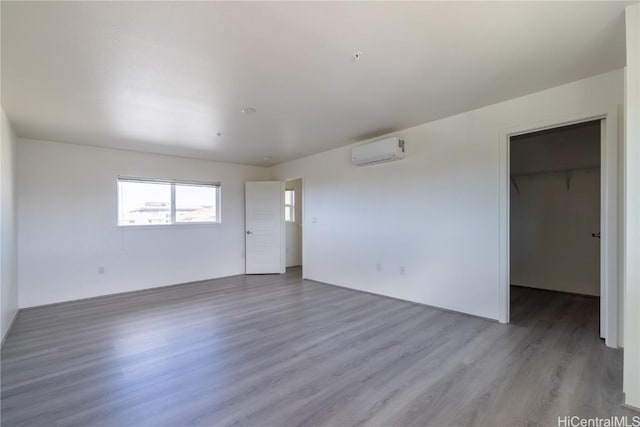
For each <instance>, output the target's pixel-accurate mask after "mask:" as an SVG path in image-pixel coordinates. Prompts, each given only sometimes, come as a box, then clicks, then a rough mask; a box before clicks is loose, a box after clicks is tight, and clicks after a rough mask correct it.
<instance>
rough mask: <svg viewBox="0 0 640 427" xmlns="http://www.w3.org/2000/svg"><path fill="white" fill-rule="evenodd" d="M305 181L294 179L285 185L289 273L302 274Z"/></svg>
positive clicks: (287, 264)
mask: <svg viewBox="0 0 640 427" xmlns="http://www.w3.org/2000/svg"><path fill="white" fill-rule="evenodd" d="M303 187H304V186H303V181H302V178H297V179H292V180H289V181H285V183H284V219H285V242H286V249H285V258H286V268H287V272H293V273H298V274H301V270H302V259H303V257H302V233H303V218H302V215H303V212H302V200H303V191H304V189H303Z"/></svg>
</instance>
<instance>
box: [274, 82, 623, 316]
mask: <svg viewBox="0 0 640 427" xmlns="http://www.w3.org/2000/svg"><path fill="white" fill-rule="evenodd" d="M425 102H437V100H432V99H425ZM622 102H623V72H622V70H618V71H614V72H610V73H606V74H603V75H600V76H595V77H592V78H589V79H585V80H581V81H577V82H573V83H570V84H567V85H563V86H560V87H557V88H553V89H549V90H545V91H542V92H539V93H536V94H532V95H528V96H524V97H521V98H517V99H513V100H510V101H506V102H502V103H499V104H495V105H492V106H488V107H484V108H480V109H478V110H474V111H470V112H467V113H463V114H459V115H456V116H452V117H448V118H445V119H442V120H438V121H435V122H431V123H427V124H424V125H421V126H417V127H414V128H410V129H405V130H402V131H399V132H395V133H393V135H397V136H400V137H403V138H405V139H406V141H407V158H406V159H404V160H402V161H399V162H394V163H388V164H381V165H377V166H370V167H362V168H358V167H356V166H353V165H352V164H350V154H349V152H350V147H342V148H338V149H335V150H331V151H327V152H324V153H320V154H317V155H314V156H310V157H306V158H303V159H299V160H296V161H292V162H288V163H285V164H282V165H278V166H275V167H274V168H273V173H274V174H275V176H276V177H278V178H280V179H289V178H295V177H303V178H304V180H305V206H304V209H305V224H304V232H305V236H304V247H303V252H304V262H305V266H304V267H305V276H306V277H307V278H309V279H314V280H318V281H322V282H327V283H332V284H337V285H341V286H346V287H350V288H354V289H361V290H365V291H369V292H374V293H378V294H383V295H389V296H392V297H396V298H402V299H407V300H411V301H416V302H420V303H425V304H430V305H434V306H439V307H444V308H447V309H452V310H458V311H461V312H466V313H471V314H475V315H478V316H485V317H489V318H493V319H497V318H498V317H499V308H498V306H499V283H500V278H501V276H500V270H499V261H500V260H499V256H498V252H499V235H500V230H499V226H498V221H499V203H500V200H499V194H500V187H499V185H500V180H499V170H500V144H501V143H503V141H502V140H501V138H500V135H501V132H503V131H504V130H505V129H509V128H512V127H514V126H520V125H522V126H524V125H527V124H533V123H536V122H538V121H549V120H553V119H557V120H558V121H562V120H563V117H566V116H567V115H573V114H575V113H576V112H584V111H600V110H602V111H604V112H606V111H607V110H608V109H609V108H610V107H611V106H612V105H613V106H615V105H617V104H621V103H622ZM377 264H380V266H381V271H377ZM402 267H404V274H403V273H402V272H401V268H402Z"/></svg>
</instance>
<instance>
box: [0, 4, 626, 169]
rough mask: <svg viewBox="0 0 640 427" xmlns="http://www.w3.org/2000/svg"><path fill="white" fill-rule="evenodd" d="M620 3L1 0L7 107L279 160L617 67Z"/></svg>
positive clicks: (61, 122) (147, 147) (64, 134)
mask: <svg viewBox="0 0 640 427" xmlns="http://www.w3.org/2000/svg"><path fill="white" fill-rule="evenodd" d="M628 3H629V2H615V1H612V2H566V3H565V2H496V3H494V2H416V3H411V2H410V3H404V2H376V3H369V2H348V3H347V2H315V3H302V2H300V3H294V2H282V3H281V2H274V3H271V2H257V3H253V2H233V3H231V2H229V3H227V2H216V3H211V2H199V3H195V2H194V3H191V2H10V1H4V0H3V1H2V3H1V4H2V6H1V7H2V105H3V107H4V109H5V112H6V113H7V115H8V117H9V119H10V120H11V122H12V123H13V125H14V126H15V131H16V133H17V134H18V135H19V136H21V137H26V138H35V139H47V140H56V141H64V142H71V143H79V144H90V145H98V146H106V147H115V148H124V149H132V150H140V151H148V152H157V153H166V154H175V155H181V156H189V157H198V158H208V159H214V160H223V161H232V162H239V163H248V164H257V165H266V164H275V163H279V162H282V161H286V160H291V159H295V158H299V157H302V156H305V155H308V154H312V153H316V152H320V151H324V150H327V149H330V148H334V147H338V146H341V145H346V144H348V143H351V142H354V141H358V140H362V139H365V138H369V137H374V136H377V135H381V134H385V133H388V132H393V131H395V130H399V129H403V128H407V127H410V126H413V125H417V124H420V123H425V122H428V121H431V120H435V119H438V118H442V117H446V116H449V115H452V114H456V113H460V112H463V111H468V110H471V109H474V108H477V107H481V106H484V105H489V104H492V103H495V102H499V101H502V100H506V99H510V98H514V97H517V96H520V95H524V94H527V93H531V92H535V91H538V90H541V89H545V88H549V87H553V86H557V85H560V84H563V83H567V82H570V81H574V80H578V79H581V78H585V77H588V76H592V75H596V74H600V73H603V72H606V71H610V70H614V69H618V68H621V67H623V66H624V61H625V60H624V7H625V5H626V4H628ZM356 50H358V51H362V52H363V53H364V55H363V56H362V59H361V60H360V61H358V62H353V61H352V54H353V53H354V52H355V51H356ZM243 107H253V108H255V109H256V110H257V113H256V114H254V115H243V114H241V113H240V110H241V109H242V108H243ZM218 132H222V136H216V133H218ZM268 156H270V157H272V159H271V160H269V161H265V160H264V158H265V157H268Z"/></svg>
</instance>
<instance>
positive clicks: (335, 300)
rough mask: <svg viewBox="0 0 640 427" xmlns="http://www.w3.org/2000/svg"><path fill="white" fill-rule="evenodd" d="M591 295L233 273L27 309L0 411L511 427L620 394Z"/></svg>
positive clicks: (609, 406) (611, 410) (26, 416)
mask: <svg viewBox="0 0 640 427" xmlns="http://www.w3.org/2000/svg"><path fill="white" fill-rule="evenodd" d="M597 310H598V302H597V300H596V299H593V298H586V297H579V296H571V295H564V294H556V293H551V292H544V291H536V290H532V289H525V288H513V290H512V323H511V324H510V325H502V324H499V323H496V322H492V321H489V320H483V319H478V318H474V317H470V316H465V315H461V314H456V313H452V312H448V311H442V310H438V309H435V308H430V307H424V306H419V305H414V304H411V303H405V302H401V301H396V300H392V299H388V298H384V297H378V296H374V295H369V294H366V293H361V292H357V291H351V290H347V289H341V288H337V287H332V286H328V285H323V284H319V283H314V282H308V281H302V280H301V279H300V270H299V269H293V270H290V271H288V272H287V274H286V275H282V276H237V277H231V278H225V279H218V280H211V281H206V282H200V283H194V284H187V285H181V286H175V287H169V288H163V289H156V290H149V291H142V292H138V293H133V294H128V295H120V296H108V297H102V298H98V299H93V300H86V301H78V302H70V303H65V304H61V305H56V306H50V307H42V308H36V309H30V310H25V311H22V312H21V313H20V314H19V316H18V319H17V320H16V323H15V326H14V328H13V330H12V331H11V333H10V335H9V337H8V339H7V341H6V343H5V345H4V348H3V350H2V425H3V426H4V427H11V426H49V425H51V426H94V425H95V426H190V425H202V426H219V425H220V426H222V425H225V426H226V425H234V426H236V425H237V426H241V425H253V426H317V425H325V426H383V425H384V426H414V425H415V426H467V425H478V426H492V427H493V426H516V425H522V426H524V425H527V426H532V425H553V426H555V425H557V416H559V415H562V416H564V415H580V416H584V417H593V416H603V417H608V416H611V415H623V414H624V415H634V414H633V413H631V412H629V411H627V410H625V409H623V408H622V407H620V405H619V404H620V402H621V399H622V392H621V382H622V354H621V351H619V350H613V349H609V348H606V347H605V346H604V344H603V343H602V341H601V340H600V339H598V337H597V336H598V315H597Z"/></svg>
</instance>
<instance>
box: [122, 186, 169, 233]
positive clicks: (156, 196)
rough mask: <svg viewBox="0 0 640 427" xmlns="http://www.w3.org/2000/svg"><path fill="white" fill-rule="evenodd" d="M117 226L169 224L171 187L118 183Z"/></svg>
mask: <svg viewBox="0 0 640 427" xmlns="http://www.w3.org/2000/svg"><path fill="white" fill-rule="evenodd" d="M118 198H119V205H118V225H154V224H170V223H171V185H170V184H166V183H149V182H129V181H119V182H118Z"/></svg>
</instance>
